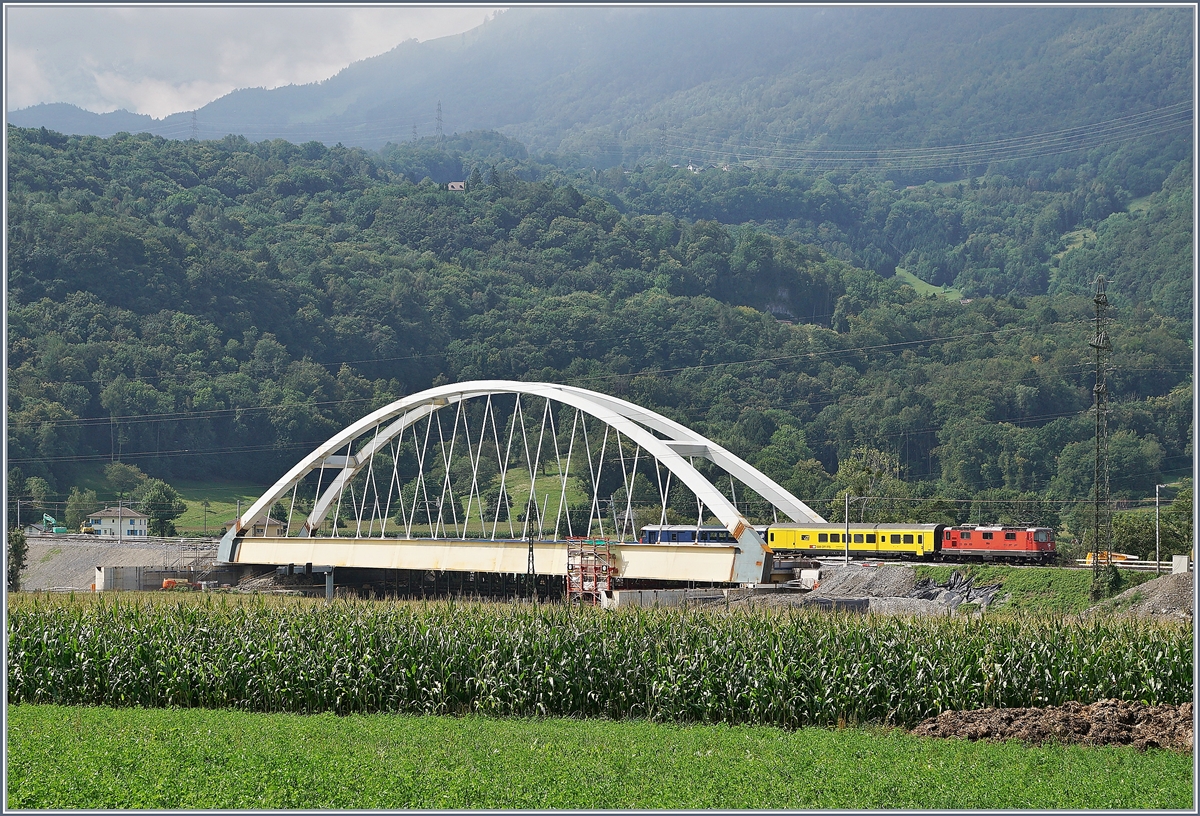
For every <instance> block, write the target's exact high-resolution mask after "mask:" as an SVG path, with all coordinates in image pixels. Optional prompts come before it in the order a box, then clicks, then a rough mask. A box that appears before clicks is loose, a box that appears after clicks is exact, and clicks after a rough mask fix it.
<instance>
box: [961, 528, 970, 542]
mask: <svg viewBox="0 0 1200 816" xmlns="http://www.w3.org/2000/svg"><path fill="white" fill-rule="evenodd" d="M960 538H962V540H963V541H969V540H970V538H971V531H970V530H963V531H962V535H961V536H960Z"/></svg>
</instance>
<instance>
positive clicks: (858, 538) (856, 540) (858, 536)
mask: <svg viewBox="0 0 1200 816" xmlns="http://www.w3.org/2000/svg"><path fill="white" fill-rule="evenodd" d="M854 543H855V544H862V543H863V534H862V533H855V534H854Z"/></svg>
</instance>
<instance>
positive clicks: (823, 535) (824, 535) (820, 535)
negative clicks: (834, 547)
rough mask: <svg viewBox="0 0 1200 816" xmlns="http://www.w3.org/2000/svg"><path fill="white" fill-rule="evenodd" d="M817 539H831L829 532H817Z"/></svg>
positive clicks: (826, 540) (825, 540)
mask: <svg viewBox="0 0 1200 816" xmlns="http://www.w3.org/2000/svg"><path fill="white" fill-rule="evenodd" d="M817 541H824V542H828V541H829V533H817Z"/></svg>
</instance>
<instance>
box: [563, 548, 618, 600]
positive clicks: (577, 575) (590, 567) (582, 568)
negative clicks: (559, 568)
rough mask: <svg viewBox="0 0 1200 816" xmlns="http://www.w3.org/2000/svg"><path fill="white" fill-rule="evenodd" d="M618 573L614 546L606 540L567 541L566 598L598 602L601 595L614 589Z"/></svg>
mask: <svg viewBox="0 0 1200 816" xmlns="http://www.w3.org/2000/svg"><path fill="white" fill-rule="evenodd" d="M615 573H616V567H615V565H614V564H613V557H612V548H611V547H610V546H609V543H608V541H606V540H604V539H595V540H586V539H573V540H570V541H568V542H567V600H568V601H571V602H578V603H583V602H584V601H585V600H587V601H589V602H590V603H592V604H599V603H600V597H601V595H602V594H604V593H607V592H610V591H611V590H612V579H613V575H614V574H615Z"/></svg>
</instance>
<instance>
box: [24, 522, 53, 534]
mask: <svg viewBox="0 0 1200 816" xmlns="http://www.w3.org/2000/svg"><path fill="white" fill-rule="evenodd" d="M50 534H51V532H50V530H49V529H47V528H46V525H44V524H42V523H41V522H40V521H39V522H37V523H36V524H26V525H25V535H27V536H40V535H50Z"/></svg>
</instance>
